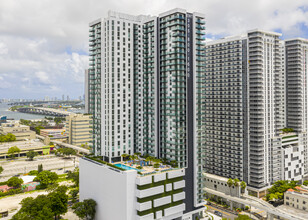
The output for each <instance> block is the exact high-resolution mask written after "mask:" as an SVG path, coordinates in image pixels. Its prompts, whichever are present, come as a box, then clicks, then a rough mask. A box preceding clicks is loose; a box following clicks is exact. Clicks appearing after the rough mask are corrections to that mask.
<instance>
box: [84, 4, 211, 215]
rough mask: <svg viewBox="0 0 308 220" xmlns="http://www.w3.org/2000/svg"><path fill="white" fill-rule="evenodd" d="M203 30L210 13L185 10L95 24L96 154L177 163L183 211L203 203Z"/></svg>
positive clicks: (113, 15)
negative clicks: (182, 172)
mask: <svg viewBox="0 0 308 220" xmlns="http://www.w3.org/2000/svg"><path fill="white" fill-rule="evenodd" d="M204 29H205V21H204V15H202V14H200V13H188V12H187V11H186V10H183V9H174V10H171V11H168V12H165V13H162V14H160V15H159V16H157V17H156V16H153V17H152V16H142V15H141V16H131V15H126V14H121V13H115V12H109V14H108V17H107V18H106V19H99V20H96V21H94V22H92V23H90V35H89V36H90V61H91V62H90V68H89V79H90V88H89V90H90V92H89V99H90V101H89V103H90V104H89V112H90V113H91V114H93V132H94V143H93V144H94V152H95V155H96V156H100V157H102V158H104V160H105V161H108V162H113V161H119V160H121V155H122V154H124V153H126V154H133V153H134V152H140V153H141V154H142V155H151V156H155V157H157V158H160V159H165V160H167V161H169V162H171V161H176V163H177V165H178V166H179V167H180V168H185V170H186V171H185V177H184V179H185V184H186V187H185V206H186V207H185V212H191V211H194V210H196V209H197V208H198V207H200V206H201V205H202V204H203V202H204V200H203V191H202V189H203V183H202V182H203V181H202V180H203V177H202V170H203V164H204V160H203V159H202V156H203V153H204V149H203V147H204V128H205V127H204V126H205V125H204V117H203V116H204V95H203V94H204V91H203V90H204V88H205V85H204V74H203V71H204V65H205V59H204V58H205V57H204V56H205V54H204V46H205V45H204V34H205V33H204ZM197 211H198V210H196V212H197Z"/></svg>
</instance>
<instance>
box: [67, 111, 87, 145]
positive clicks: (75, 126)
mask: <svg viewBox="0 0 308 220" xmlns="http://www.w3.org/2000/svg"><path fill="white" fill-rule="evenodd" d="M91 121H92V117H91V115H87V114H70V115H69V116H67V117H66V125H65V126H66V134H67V136H68V143H69V144H72V145H76V146H81V145H82V144H89V143H91V142H92V133H91V132H90V131H91V127H90V126H91Z"/></svg>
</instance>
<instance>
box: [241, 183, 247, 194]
mask: <svg viewBox="0 0 308 220" xmlns="http://www.w3.org/2000/svg"><path fill="white" fill-rule="evenodd" d="M246 186H247V185H246V183H245V182H244V181H242V182H241V193H244V192H245V189H246Z"/></svg>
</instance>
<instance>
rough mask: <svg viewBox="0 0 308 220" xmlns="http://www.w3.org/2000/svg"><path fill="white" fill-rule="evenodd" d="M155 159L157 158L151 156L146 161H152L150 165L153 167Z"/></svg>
mask: <svg viewBox="0 0 308 220" xmlns="http://www.w3.org/2000/svg"><path fill="white" fill-rule="evenodd" d="M155 159H156V158H155V157H152V156H149V157H147V158H146V159H145V160H146V161H150V164H151V165H152V162H153V161H154V160H155Z"/></svg>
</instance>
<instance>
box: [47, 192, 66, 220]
mask: <svg viewBox="0 0 308 220" xmlns="http://www.w3.org/2000/svg"><path fill="white" fill-rule="evenodd" d="M67 190H68V188H67V187H66V186H59V187H58V188H56V189H55V190H54V191H52V192H51V193H49V194H48V199H49V200H50V203H51V204H50V207H51V210H52V212H53V215H54V217H55V219H59V218H60V215H61V214H65V213H66V212H67V201H68V195H67V194H66V192H67Z"/></svg>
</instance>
